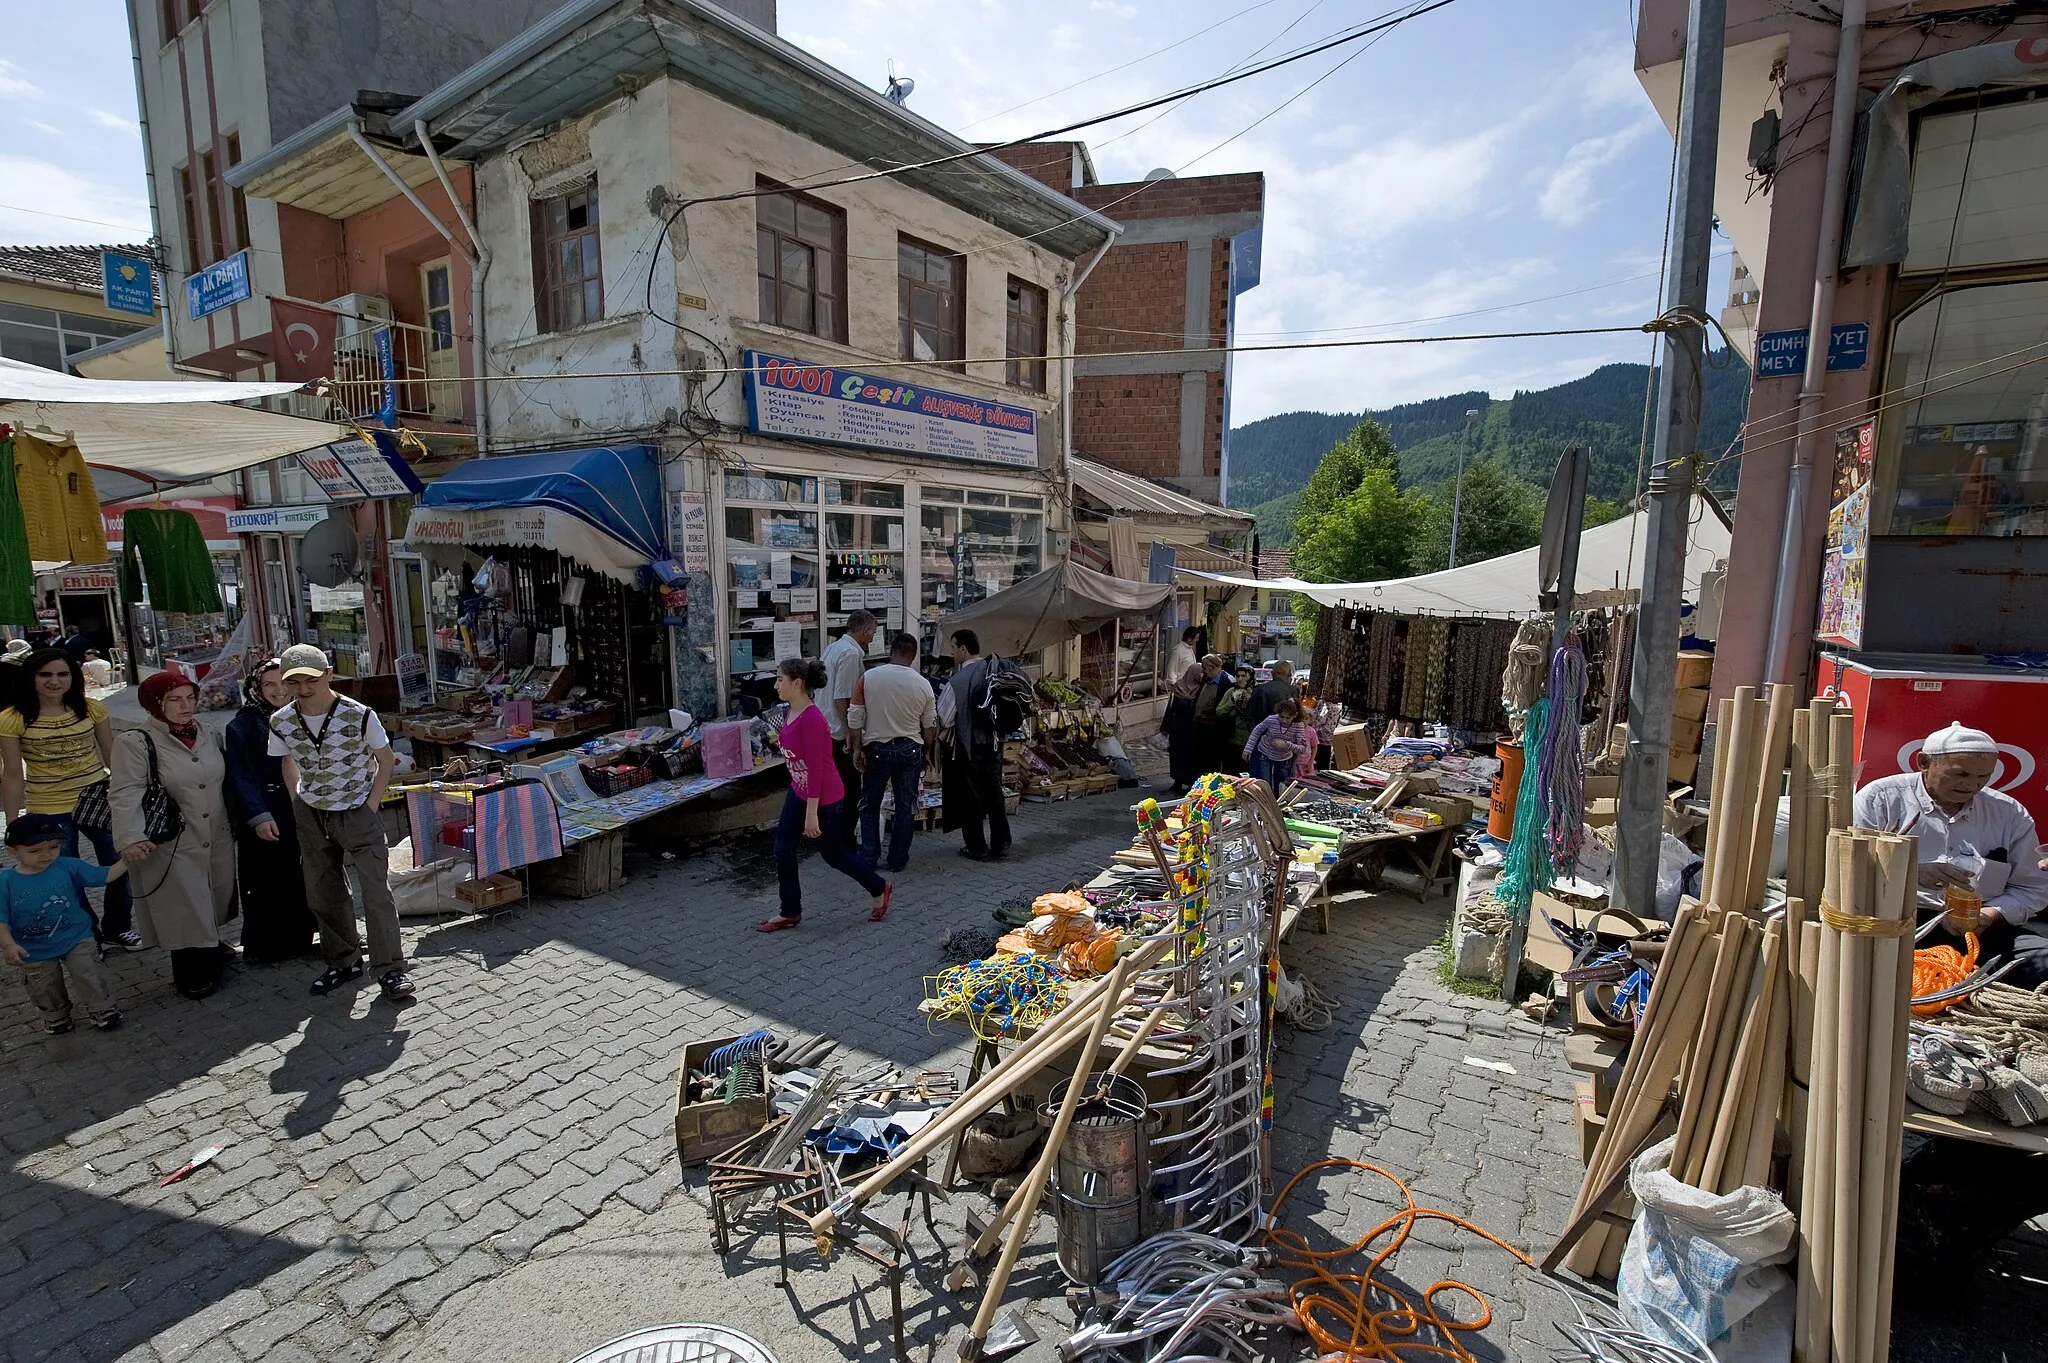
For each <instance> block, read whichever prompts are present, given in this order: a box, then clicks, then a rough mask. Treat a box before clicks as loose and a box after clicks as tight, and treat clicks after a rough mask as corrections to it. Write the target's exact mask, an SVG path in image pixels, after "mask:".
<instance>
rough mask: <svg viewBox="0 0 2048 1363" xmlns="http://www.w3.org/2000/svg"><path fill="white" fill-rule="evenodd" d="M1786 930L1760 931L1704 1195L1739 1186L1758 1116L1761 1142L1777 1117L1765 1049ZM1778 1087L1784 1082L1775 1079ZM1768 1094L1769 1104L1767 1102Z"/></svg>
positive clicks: (1703, 1175) (1704, 1170)
mask: <svg viewBox="0 0 2048 1363" xmlns="http://www.w3.org/2000/svg"><path fill="white" fill-rule="evenodd" d="M1784 943H1785V925H1784V922H1783V921H1782V920H1774V921H1773V922H1771V923H1770V924H1768V925H1767V926H1766V927H1765V928H1764V930H1763V945H1762V948H1761V950H1760V951H1759V952H1758V953H1757V957H1756V965H1755V966H1754V967H1753V968H1752V969H1751V971H1750V981H1751V983H1750V988H1749V993H1748V995H1747V996H1746V998H1745V1000H1744V1008H1743V1012H1742V1035H1741V1037H1740V1039H1739V1040H1738V1041H1737V1042H1736V1046H1735V1055H1734V1058H1733V1059H1732V1060H1730V1061H1729V1065H1728V1079H1727V1085H1726V1087H1727V1090H1728V1092H1727V1096H1726V1097H1724V1098H1723V1099H1722V1100H1721V1111H1720V1113H1719V1114H1718V1115H1717V1116H1716V1118H1715V1121H1714V1135H1713V1139H1712V1140H1711V1141H1710V1142H1709V1143H1708V1145H1707V1156H1706V1162H1705V1164H1704V1165H1703V1166H1702V1167H1701V1171H1700V1182H1699V1184H1698V1186H1699V1187H1701V1188H1704V1189H1706V1190H1707V1191H1708V1192H1719V1193H1727V1192H1732V1191H1734V1190H1735V1189H1736V1188H1739V1187H1741V1186H1742V1181H1743V1179H1744V1177H1745V1176H1746V1174H1747V1171H1748V1169H1749V1163H1750V1158H1749V1156H1750V1145H1751V1141H1752V1137H1753V1132H1754V1129H1755V1126H1756V1122H1757V1115H1756V1114H1757V1113H1758V1112H1759V1111H1762V1112H1764V1113H1765V1114H1766V1116H1765V1133H1766V1134H1765V1142H1766V1144H1768V1142H1769V1131H1770V1129H1771V1127H1772V1125H1774V1121H1775V1118H1776V1117H1777V1113H1778V1098H1779V1093H1778V1092H1777V1090H1776V1089H1766V1088H1764V1087H1763V1083H1764V1080H1765V1078H1766V1071H1767V1070H1768V1069H1769V1067H1770V1056H1769V1051H1768V1046H1769V1042H1770V1037H1771V1028H1772V1023H1773V1022H1774V1021H1782V1019H1781V1018H1779V1017H1778V1016H1777V1014H1776V1006H1777V998H1778V987H1779V985H1780V984H1781V983H1782V982H1783V978H1784V974H1785V964H1784V961H1783V959H1782V958H1783V955H1784ZM1778 1083H1779V1085H1780V1086H1781V1087H1782V1085H1783V1083H1784V1080H1783V1078H1782V1077H1780V1079H1779V1080H1778ZM1766 1094H1768V1095H1769V1096H1768V1099H1767V1098H1766V1096H1765V1095H1766Z"/></svg>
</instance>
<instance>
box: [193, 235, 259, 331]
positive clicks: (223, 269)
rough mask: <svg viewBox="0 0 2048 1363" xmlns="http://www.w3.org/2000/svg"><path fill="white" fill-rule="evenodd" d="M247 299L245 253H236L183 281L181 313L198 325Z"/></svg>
mask: <svg viewBox="0 0 2048 1363" xmlns="http://www.w3.org/2000/svg"><path fill="white" fill-rule="evenodd" d="M248 296H249V253H248V252H247V251H237V252H235V254H233V255H231V256H229V257H228V258H227V259H226V260H216V261H215V262H213V264H211V265H208V266H207V267H205V268H204V269H201V270H195V271H193V272H192V274H191V275H189V276H188V277H187V278H186V280H185V310H186V311H187V312H188V313H190V314H191V316H192V320H193V321H195V322H196V321H198V320H199V319H200V318H202V317H205V316H207V315H209V314H211V313H216V312H219V311H220V310H221V309H222V308H231V307H233V306H234V305H235V304H237V303H239V302H241V301H242V300H243V299H245V298H247V297H248Z"/></svg>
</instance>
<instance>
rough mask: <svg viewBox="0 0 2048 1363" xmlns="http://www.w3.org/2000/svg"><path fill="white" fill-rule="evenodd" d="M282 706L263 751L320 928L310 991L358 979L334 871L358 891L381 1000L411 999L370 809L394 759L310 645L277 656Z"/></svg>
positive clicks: (355, 945) (350, 915)
mask: <svg viewBox="0 0 2048 1363" xmlns="http://www.w3.org/2000/svg"><path fill="white" fill-rule="evenodd" d="M279 661H280V662H281V663H282V664H283V675H284V682H285V685H286V686H287V687H289V688H290V690H291V693H292V703H291V704H289V705H287V706H284V707H283V708H281V709H279V710H278V711H277V712H276V713H275V714H273V715H271V717H270V744H269V752H270V755H271V756H272V757H277V758H281V759H283V763H282V766H283V771H284V784H285V788H286V789H287V790H288V791H290V792H291V796H292V818H293V821H294V822H295V824H296V825H297V829H298V835H299V853H300V857H301V860H302V862H303V865H304V869H305V875H306V901H307V903H308V904H309V905H310V906H311V908H312V910H313V917H314V919H315V920H317V921H318V923H319V925H320V954H321V955H322V956H324V957H325V958H326V959H327V969H326V971H325V972H324V973H323V974H322V975H321V976H320V978H319V979H317V980H314V981H313V992H314V993H315V994H327V993H332V992H333V991H334V990H336V989H339V988H340V987H341V986H342V985H345V984H347V983H349V982H350V981H351V980H355V979H358V978H360V977H361V976H362V973H363V932H362V931H361V930H359V929H358V928H357V926H356V911H355V905H354V903H353V902H352V901H351V900H350V898H349V890H348V878H347V876H346V875H345V874H344V873H343V867H344V866H350V867H353V868H355V873H356V879H357V880H358V881H360V882H361V884H362V889H363V922H364V924H365V925H366V926H367V928H368V935H369V958H370V969H371V971H372V972H373V973H374V974H375V975H376V977H377V986H378V988H380V989H381V990H382V991H383V993H384V997H385V998H387V999H392V1000H398V999H405V998H410V997H412V993H413V985H412V980H411V979H410V978H409V977H408V976H407V975H406V973H405V942H404V939H403V938H402V937H400V936H399V932H398V906H397V905H396V904H395V903H394V902H393V901H392V898H391V883H390V860H389V858H390V850H389V848H388V847H387V846H386V844H385V841H384V818H383V815H382V813H381V812H380V807H381V806H382V805H383V803H384V792H385V790H386V789H387V788H388V787H389V786H390V784H391V774H392V772H393V771H394V770H395V768H396V766H397V759H396V758H394V757H393V756H392V753H391V740H390V738H389V737H387V736H386V734H385V732H384V725H383V723H382V722H381V721H380V720H378V718H377V713H376V711H374V710H372V709H370V707H369V706H367V705H364V704H362V703H361V702H359V701H354V700H350V699H349V698H348V697H347V696H343V695H339V694H337V693H336V692H335V690H334V667H333V665H332V664H331V663H329V662H328V660H327V655H326V654H325V653H322V652H321V651H320V650H319V649H318V648H315V647H314V646H313V645H311V644H293V645H292V646H291V647H290V648H288V649H286V650H285V651H284V656H283V657H282V658H280V659H279Z"/></svg>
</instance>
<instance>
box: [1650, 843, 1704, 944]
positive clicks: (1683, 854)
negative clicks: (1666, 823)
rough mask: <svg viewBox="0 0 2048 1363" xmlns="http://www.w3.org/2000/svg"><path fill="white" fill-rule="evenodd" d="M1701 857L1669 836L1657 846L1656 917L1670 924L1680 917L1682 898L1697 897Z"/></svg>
mask: <svg viewBox="0 0 2048 1363" xmlns="http://www.w3.org/2000/svg"><path fill="white" fill-rule="evenodd" d="M1703 864H1704V863H1702V862H1701V861H1700V855H1699V853H1697V852H1695V851H1693V850H1692V849H1691V848H1690V847H1687V846H1686V845H1685V843H1684V842H1683V841H1681V840H1680V839H1678V838H1674V837H1673V836H1671V835H1670V834H1669V833H1666V834H1664V836H1663V841H1662V842H1660V843H1659V844H1658V846H1657V916H1658V917H1659V918H1661V919H1663V920H1664V921H1665V922H1667V923H1669V922H1672V921H1673V920H1675V919H1676V918H1677V917H1678V900H1679V897H1680V896H1682V895H1688V894H1691V895H1697V894H1698V893H1699V892H1700V882H1699V874H1700V867H1701V866H1702V865H1703Z"/></svg>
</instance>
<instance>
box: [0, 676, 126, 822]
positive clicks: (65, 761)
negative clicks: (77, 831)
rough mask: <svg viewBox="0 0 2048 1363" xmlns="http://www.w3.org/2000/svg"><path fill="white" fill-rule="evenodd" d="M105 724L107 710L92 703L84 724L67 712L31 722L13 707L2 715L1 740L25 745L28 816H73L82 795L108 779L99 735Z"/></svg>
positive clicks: (23, 750) (86, 704)
mask: <svg viewBox="0 0 2048 1363" xmlns="http://www.w3.org/2000/svg"><path fill="white" fill-rule="evenodd" d="M106 722H107V707H106V706H104V705H102V704H100V703H99V702H98V701H96V700H93V699H91V698H87V700H86V702H85V718H84V719H80V718H78V717H77V716H76V715H74V714H72V713H71V711H70V710H69V709H66V710H65V711H64V712H63V714H61V715H59V716H57V717H55V718H50V717H48V716H41V715H39V716H37V718H36V720H35V722H33V723H29V722H27V720H26V719H25V718H24V716H23V715H22V713H21V711H19V710H17V709H15V708H14V707H13V706H11V705H10V706H9V707H7V709H5V710H0V738H14V739H19V740H21V764H22V767H23V768H24V769H25V772H26V774H27V777H28V787H27V803H28V812H29V813H31V814H69V813H70V812H71V811H72V810H74V809H76V808H77V807H78V796H79V793H80V792H81V791H83V790H84V789H85V788H86V787H87V786H89V785H91V784H93V783H94V782H95V781H103V780H105V779H106V776H107V759H106V757H105V756H104V755H103V754H102V753H101V752H100V743H99V737H98V735H97V733H96V732H95V730H96V729H97V728H98V726H99V725H102V724H105V723H106Z"/></svg>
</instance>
